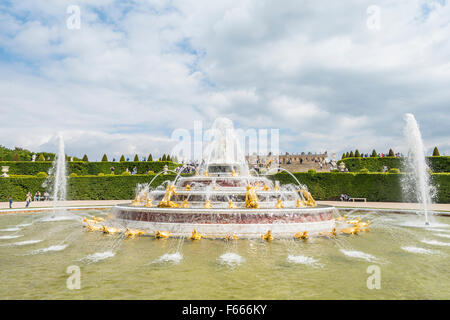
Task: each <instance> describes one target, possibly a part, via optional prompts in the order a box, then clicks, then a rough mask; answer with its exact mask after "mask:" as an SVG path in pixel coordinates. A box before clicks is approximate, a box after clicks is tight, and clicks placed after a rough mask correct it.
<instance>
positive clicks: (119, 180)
mask: <svg viewBox="0 0 450 320" xmlns="http://www.w3.org/2000/svg"><path fill="white" fill-rule="evenodd" d="M154 177H155V175H132V176H121V175H105V176H100V177H99V176H84V177H73V178H69V179H68V180H67V200H122V199H132V198H134V195H135V189H136V185H137V184H138V183H149V182H150V181H151V180H152V179H153V178H154ZM175 177H176V175H175V174H167V175H163V174H161V175H159V176H158V177H157V178H156V179H155V181H154V182H153V183H152V187H157V186H159V185H160V184H162V183H163V182H164V181H166V180H173V179H175ZM45 180H46V179H45V178H37V177H33V176H27V177H23V176H22V177H9V178H0V201H7V200H8V196H9V195H11V196H12V197H13V199H14V201H25V199H26V194H27V192H28V191H30V192H31V193H32V194H33V195H34V194H35V193H36V191H38V190H39V191H40V192H41V194H43V193H44V190H45V189H44V188H43V187H42V184H43V183H44V181H45Z"/></svg>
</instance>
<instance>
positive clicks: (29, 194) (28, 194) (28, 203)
mask: <svg viewBox="0 0 450 320" xmlns="http://www.w3.org/2000/svg"><path fill="white" fill-rule="evenodd" d="M26 201H27V204H26V205H25V207H26V208H28V206H29V205H30V202H31V192H29V191H28V193H27V200H26Z"/></svg>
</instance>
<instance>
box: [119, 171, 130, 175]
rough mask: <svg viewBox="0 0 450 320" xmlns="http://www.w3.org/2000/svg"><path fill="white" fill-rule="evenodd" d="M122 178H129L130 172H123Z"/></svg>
mask: <svg viewBox="0 0 450 320" xmlns="http://www.w3.org/2000/svg"><path fill="white" fill-rule="evenodd" d="M121 175H122V176H131V172H128V171H124V172H122V173H121Z"/></svg>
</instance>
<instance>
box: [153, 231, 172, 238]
mask: <svg viewBox="0 0 450 320" xmlns="http://www.w3.org/2000/svg"><path fill="white" fill-rule="evenodd" d="M169 237H170V232H169V231H159V230H156V231H155V238H156V239H161V238H169Z"/></svg>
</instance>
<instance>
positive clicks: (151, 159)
mask: <svg viewBox="0 0 450 320" xmlns="http://www.w3.org/2000/svg"><path fill="white" fill-rule="evenodd" d="M147 161H153V157H152V154H151V153H150V155H149V156H148V158H147Z"/></svg>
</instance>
